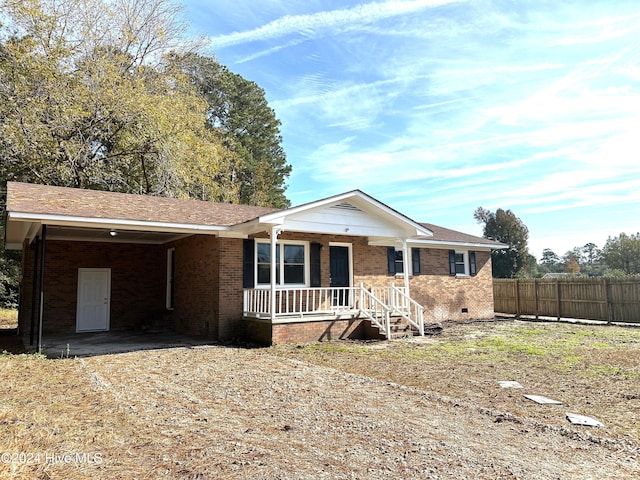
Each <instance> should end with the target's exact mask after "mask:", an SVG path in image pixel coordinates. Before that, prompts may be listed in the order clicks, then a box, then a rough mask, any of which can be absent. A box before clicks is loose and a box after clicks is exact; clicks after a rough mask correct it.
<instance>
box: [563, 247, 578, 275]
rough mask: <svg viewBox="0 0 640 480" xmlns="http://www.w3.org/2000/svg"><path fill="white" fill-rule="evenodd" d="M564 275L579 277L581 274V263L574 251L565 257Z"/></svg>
mask: <svg viewBox="0 0 640 480" xmlns="http://www.w3.org/2000/svg"><path fill="white" fill-rule="evenodd" d="M564 273H570V274H573V275H577V274H578V273H580V263H579V262H578V260H577V259H576V256H575V254H574V252H573V251H569V252H567V253H566V254H565V256H564Z"/></svg>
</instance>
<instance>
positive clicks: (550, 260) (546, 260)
mask: <svg viewBox="0 0 640 480" xmlns="http://www.w3.org/2000/svg"><path fill="white" fill-rule="evenodd" d="M540 264H541V265H542V266H543V267H544V268H543V270H545V273H558V272H560V270H561V264H560V257H558V255H556V253H555V252H554V251H553V250H551V249H550V248H545V249H544V250H543V251H542V258H541V259H540Z"/></svg>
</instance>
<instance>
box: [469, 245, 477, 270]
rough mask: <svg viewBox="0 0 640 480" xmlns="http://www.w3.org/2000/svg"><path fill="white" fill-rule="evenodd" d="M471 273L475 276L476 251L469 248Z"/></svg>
mask: <svg viewBox="0 0 640 480" xmlns="http://www.w3.org/2000/svg"><path fill="white" fill-rule="evenodd" d="M469 273H470V274H471V275H472V276H473V275H475V274H476V273H477V272H476V252H475V250H469Z"/></svg>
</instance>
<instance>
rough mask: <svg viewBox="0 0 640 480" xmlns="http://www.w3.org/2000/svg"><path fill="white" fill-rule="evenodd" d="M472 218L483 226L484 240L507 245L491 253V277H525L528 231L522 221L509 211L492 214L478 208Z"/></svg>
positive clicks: (527, 256)
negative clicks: (507, 246) (505, 247)
mask: <svg viewBox="0 0 640 480" xmlns="http://www.w3.org/2000/svg"><path fill="white" fill-rule="evenodd" d="M473 217H474V218H475V219H476V221H477V222H478V223H483V224H484V232H483V236H484V238H488V239H490V240H496V241H498V242H501V243H505V244H507V245H509V248H507V249H504V250H494V251H493V252H492V253H491V262H492V265H493V276H494V277H495V278H514V277H518V276H523V275H525V274H526V266H527V261H528V258H529V251H528V246H527V242H528V240H529V229H528V228H527V227H526V225H525V224H524V223H522V220H520V219H519V218H518V217H517V216H516V215H515V214H514V213H513V212H512V211H511V210H503V209H501V208H499V209H497V210H496V211H495V213H494V212H491V211H489V210H487V209H484V208H482V207H478V208H477V209H476V211H475V212H474V214H473Z"/></svg>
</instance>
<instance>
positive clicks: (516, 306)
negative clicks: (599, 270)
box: [493, 278, 640, 323]
mask: <svg viewBox="0 0 640 480" xmlns="http://www.w3.org/2000/svg"><path fill="white" fill-rule="evenodd" d="M493 302H494V310H495V311H496V312H498V313H510V314H515V315H535V316H536V318H537V317H556V318H558V319H560V318H576V319H586V320H601V321H605V322H623V323H640V278H633V279H612V278H606V279H605V278H571V279H559V280H557V279H554V280H534V279H531V280H521V279H511V278H505V279H502V278H501V279H497V278H494V279H493Z"/></svg>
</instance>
